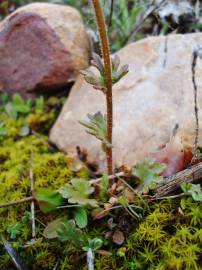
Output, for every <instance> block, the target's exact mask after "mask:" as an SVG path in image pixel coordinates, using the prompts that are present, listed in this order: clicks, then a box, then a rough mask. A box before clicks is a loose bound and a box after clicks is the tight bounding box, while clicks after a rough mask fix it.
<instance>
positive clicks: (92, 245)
mask: <svg viewBox="0 0 202 270" xmlns="http://www.w3.org/2000/svg"><path fill="white" fill-rule="evenodd" d="M102 245H103V240H102V239H100V238H93V239H88V241H87V243H86V244H85V246H84V247H83V250H84V251H88V250H89V249H92V250H96V249H99V248H101V247H102Z"/></svg>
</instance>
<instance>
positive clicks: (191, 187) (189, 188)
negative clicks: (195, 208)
mask: <svg viewBox="0 0 202 270" xmlns="http://www.w3.org/2000/svg"><path fill="white" fill-rule="evenodd" d="M181 188H182V190H183V191H184V192H185V193H187V194H189V195H190V196H191V197H192V198H193V200H194V201H196V202H197V201H198V202H202V189H201V186H200V184H198V185H195V184H191V183H183V184H182V185H181Z"/></svg>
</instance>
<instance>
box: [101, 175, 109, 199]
mask: <svg viewBox="0 0 202 270" xmlns="http://www.w3.org/2000/svg"><path fill="white" fill-rule="evenodd" d="M108 187H109V177H108V175H107V174H103V176H102V180H101V182H100V194H99V197H100V200H101V201H102V202H104V203H105V202H107V200H108V196H107V192H108Z"/></svg>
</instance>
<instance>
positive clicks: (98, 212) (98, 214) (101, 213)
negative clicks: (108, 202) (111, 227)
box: [91, 208, 109, 220]
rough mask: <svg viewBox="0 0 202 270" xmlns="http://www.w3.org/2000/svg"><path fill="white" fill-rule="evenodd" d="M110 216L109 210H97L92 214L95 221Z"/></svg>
mask: <svg viewBox="0 0 202 270" xmlns="http://www.w3.org/2000/svg"><path fill="white" fill-rule="evenodd" d="M107 215H109V210H107V209H103V208H97V209H95V210H93V211H92V212H91V216H92V218H93V220H96V219H101V218H103V217H106V216H107Z"/></svg>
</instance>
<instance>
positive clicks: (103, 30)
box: [92, 0, 113, 175]
mask: <svg viewBox="0 0 202 270" xmlns="http://www.w3.org/2000/svg"><path fill="white" fill-rule="evenodd" d="M92 4H93V8H94V12H95V17H96V21H97V27H98V30H99V35H100V44H101V50H102V56H103V60H104V69H105V80H106V87H107V93H106V103H107V139H108V142H109V143H110V144H111V145H112V132H113V101H112V66H111V58H110V48H109V41H108V35H107V27H106V22H105V17H104V13H103V10H102V7H101V4H100V1H99V0H92ZM106 158H107V169H108V175H112V174H113V154H112V148H111V147H108V148H107V149H106Z"/></svg>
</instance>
